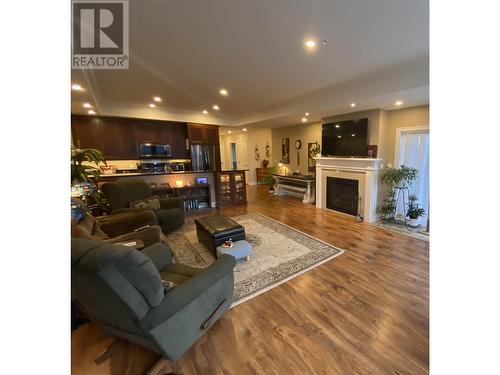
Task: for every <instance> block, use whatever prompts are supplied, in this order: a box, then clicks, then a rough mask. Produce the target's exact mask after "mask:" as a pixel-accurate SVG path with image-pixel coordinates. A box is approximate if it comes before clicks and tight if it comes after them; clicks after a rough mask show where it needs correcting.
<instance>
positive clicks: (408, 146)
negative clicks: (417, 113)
mask: <svg viewBox="0 0 500 375" xmlns="http://www.w3.org/2000/svg"><path fill="white" fill-rule="evenodd" d="M394 160H395V164H396V167H400V166H401V165H406V166H407V167H413V168H416V169H417V170H418V176H417V179H416V180H415V181H414V182H413V186H412V187H411V189H410V194H413V195H415V196H416V197H417V199H418V200H417V203H418V205H419V207H421V208H423V209H424V210H425V215H423V216H421V217H420V218H419V219H418V224H419V225H421V226H423V227H424V228H427V230H428V229H429V226H428V220H429V128H398V129H396V155H395V159H394Z"/></svg>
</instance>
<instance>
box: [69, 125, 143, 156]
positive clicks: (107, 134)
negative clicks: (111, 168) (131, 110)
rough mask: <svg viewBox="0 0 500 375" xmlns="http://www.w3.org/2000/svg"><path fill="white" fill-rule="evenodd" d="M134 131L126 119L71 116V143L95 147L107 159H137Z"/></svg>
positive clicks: (82, 146)
mask: <svg viewBox="0 0 500 375" xmlns="http://www.w3.org/2000/svg"><path fill="white" fill-rule="evenodd" d="M134 132H135V127H134V124H133V123H131V122H129V121H128V119H122V118H114V117H96V116H71V133H72V136H73V143H74V144H75V145H77V146H78V145H79V146H80V147H81V148H96V149H98V150H100V151H101V152H102V153H103V154H104V156H105V157H106V159H109V160H116V159H137V155H138V145H137V143H136V142H135V139H134V137H133V134H134Z"/></svg>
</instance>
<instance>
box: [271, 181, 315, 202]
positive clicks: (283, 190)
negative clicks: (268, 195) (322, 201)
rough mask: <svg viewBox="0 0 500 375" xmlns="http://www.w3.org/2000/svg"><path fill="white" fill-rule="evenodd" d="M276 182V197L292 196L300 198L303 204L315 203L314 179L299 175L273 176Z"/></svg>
mask: <svg viewBox="0 0 500 375" xmlns="http://www.w3.org/2000/svg"><path fill="white" fill-rule="evenodd" d="M273 176H274V178H276V180H277V182H278V188H277V190H276V194H277V195H292V196H295V197H299V198H302V202H304V203H314V202H315V201H316V193H315V186H316V179H315V178H314V177H305V176H301V175H297V176H294V175H281V174H273Z"/></svg>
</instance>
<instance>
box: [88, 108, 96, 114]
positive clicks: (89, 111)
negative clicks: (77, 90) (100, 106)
mask: <svg viewBox="0 0 500 375" xmlns="http://www.w3.org/2000/svg"><path fill="white" fill-rule="evenodd" d="M87 113H88V114H89V115H95V111H94V110H93V109H89V110H88V111H87Z"/></svg>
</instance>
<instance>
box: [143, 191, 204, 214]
mask: <svg viewBox="0 0 500 375" xmlns="http://www.w3.org/2000/svg"><path fill="white" fill-rule="evenodd" d="M151 191H152V193H153V194H154V195H158V196H160V198H172V197H175V198H181V199H182V200H184V209H185V210H186V211H192V210H200V209H204V208H210V207H211V201H210V185H209V184H198V185H192V186H183V187H161V186H160V187H152V188H151ZM200 203H203V204H202V207H200ZM205 206H206V207H205Z"/></svg>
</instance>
